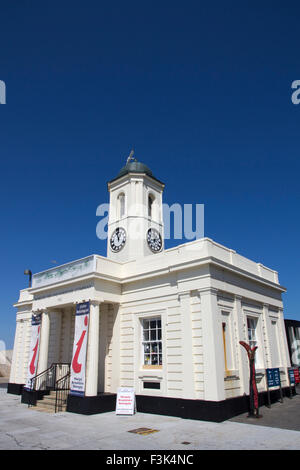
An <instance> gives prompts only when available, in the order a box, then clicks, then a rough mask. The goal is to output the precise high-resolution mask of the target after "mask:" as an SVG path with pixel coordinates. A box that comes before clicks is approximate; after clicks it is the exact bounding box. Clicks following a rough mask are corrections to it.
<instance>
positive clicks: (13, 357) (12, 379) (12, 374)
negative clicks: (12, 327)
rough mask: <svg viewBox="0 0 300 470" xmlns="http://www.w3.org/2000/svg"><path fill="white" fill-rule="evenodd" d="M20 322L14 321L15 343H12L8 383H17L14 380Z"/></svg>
mask: <svg viewBox="0 0 300 470" xmlns="http://www.w3.org/2000/svg"><path fill="white" fill-rule="evenodd" d="M20 321H21V320H18V316H17V321H16V332H15V341H14V349H13V356H12V361H11V369H10V377H9V383H18V382H17V380H16V368H17V360H18V344H19V336H20Z"/></svg>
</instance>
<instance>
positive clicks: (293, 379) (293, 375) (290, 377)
mask: <svg viewBox="0 0 300 470" xmlns="http://www.w3.org/2000/svg"><path fill="white" fill-rule="evenodd" d="M289 379H290V384H291V385H295V374H294V369H289Z"/></svg>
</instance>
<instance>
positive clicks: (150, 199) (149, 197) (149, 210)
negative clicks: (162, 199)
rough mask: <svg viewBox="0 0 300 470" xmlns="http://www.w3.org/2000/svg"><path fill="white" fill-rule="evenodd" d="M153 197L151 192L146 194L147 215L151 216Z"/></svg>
mask: <svg viewBox="0 0 300 470" xmlns="http://www.w3.org/2000/svg"><path fill="white" fill-rule="evenodd" d="M154 200H155V197H154V196H153V194H149V196H148V217H150V218H153V203H154Z"/></svg>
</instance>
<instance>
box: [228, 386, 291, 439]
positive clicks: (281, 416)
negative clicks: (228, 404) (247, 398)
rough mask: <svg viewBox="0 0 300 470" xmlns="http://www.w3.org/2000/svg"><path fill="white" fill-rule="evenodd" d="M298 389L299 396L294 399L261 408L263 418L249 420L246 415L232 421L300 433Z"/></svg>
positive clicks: (285, 399)
mask: <svg viewBox="0 0 300 470" xmlns="http://www.w3.org/2000/svg"><path fill="white" fill-rule="evenodd" d="M297 388H298V390H297V395H296V396H293V398H292V399H290V398H284V399H283V403H280V402H277V403H273V404H272V405H271V408H267V407H266V406H264V407H262V408H260V410H259V413H260V415H262V418H259V419H256V418H248V417H247V413H245V414H242V415H239V416H236V417H235V418H232V419H231V420H230V421H231V422H235V423H247V424H254V425H256V426H267V427H275V428H280V429H290V430H294V431H300V390H299V386H298V387H297ZM299 434H300V433H299Z"/></svg>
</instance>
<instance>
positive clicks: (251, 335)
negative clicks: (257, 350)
mask: <svg viewBox="0 0 300 470" xmlns="http://www.w3.org/2000/svg"><path fill="white" fill-rule="evenodd" d="M247 327H248V341H249V346H250V347H251V348H254V347H255V346H257V336H256V327H257V319H256V318H253V317H247Z"/></svg>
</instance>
